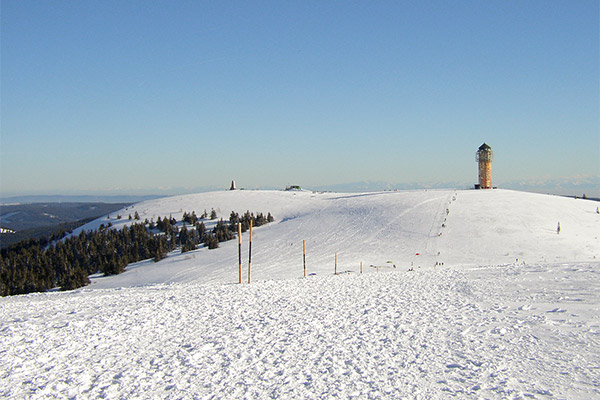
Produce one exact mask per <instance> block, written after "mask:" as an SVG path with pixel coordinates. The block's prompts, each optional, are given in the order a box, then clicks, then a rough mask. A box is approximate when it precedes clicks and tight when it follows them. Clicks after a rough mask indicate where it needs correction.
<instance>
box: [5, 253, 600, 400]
mask: <svg viewBox="0 0 600 400" xmlns="http://www.w3.org/2000/svg"><path fill="white" fill-rule="evenodd" d="M599 267H600V265H598V264H589V265H577V266H574V265H570V264H569V265H560V264H559V265H551V266H542V265H533V266H523V265H508V266H503V267H477V268H473V269H470V270H466V271H459V270H458V269H455V268H447V269H442V270H432V269H430V270H420V271H414V272H407V271H401V272H399V271H392V272H387V273H385V272H382V273H369V274H362V275H358V274H350V275H348V274H343V275H338V276H333V275H332V276H317V277H309V278H308V279H290V280H281V281H261V282H256V283H254V284H252V285H235V284H224V285H206V284H205V285H201V284H172V285H159V286H154V287H149V288H131V289H121V290H89V289H82V290H78V291H75V292H71V293H49V294H36V295H27V296H17V297H12V298H4V299H2V307H1V309H0V310H1V311H0V313H1V314H0V316H1V320H2V324H1V325H0V342H1V343H2V346H1V354H0V355H1V358H0V359H1V361H0V367H1V368H0V371H2V372H0V388H1V389H0V396H2V397H5V398H26V397H33V398H45V397H52V398H54V397H69V398H72V397H83V398H131V397H136V398H173V399H175V398H215V399H217V398H219V399H220V398H222V399H230V398H246V399H264V398H290V399H291V398H305V399H313V398H356V399H359V398H360V399H364V398H368V399H379V398H403V397H406V398H422V399H427V398H448V397H457V398H491V399H501V398H514V399H518V398H568V399H575V398H580V399H592V398H599V397H600V380H599V374H600V371H599V366H600V317H599V316H600V313H599V312H598V311H599V310H598V308H599V304H600V301H599V300H600V298H599V296H600V295H599V293H600V284H599V282H600V280H599V279H598V278H599V276H598V268H599ZM532 281H533V282H534V283H535V285H532ZM540 287H541V288H543V289H541V288H540ZM570 288H582V290H570ZM565 293H568V295H566V294H565Z"/></svg>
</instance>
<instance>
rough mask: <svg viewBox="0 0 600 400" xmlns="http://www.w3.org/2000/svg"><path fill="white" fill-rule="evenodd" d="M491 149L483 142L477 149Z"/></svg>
mask: <svg viewBox="0 0 600 400" xmlns="http://www.w3.org/2000/svg"><path fill="white" fill-rule="evenodd" d="M489 150H492V148H491V147H490V146H488V145H487V143H485V142H484V143H483V144H482V145H481V146H479V151H489Z"/></svg>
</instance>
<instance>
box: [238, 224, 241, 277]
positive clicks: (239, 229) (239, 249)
mask: <svg viewBox="0 0 600 400" xmlns="http://www.w3.org/2000/svg"><path fill="white" fill-rule="evenodd" d="M238 259H239V261H240V267H239V275H240V279H239V283H242V224H241V223H240V222H238Z"/></svg>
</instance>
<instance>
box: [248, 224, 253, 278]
mask: <svg viewBox="0 0 600 400" xmlns="http://www.w3.org/2000/svg"><path fill="white" fill-rule="evenodd" d="M251 269H252V220H250V245H249V247H248V283H250V271H251Z"/></svg>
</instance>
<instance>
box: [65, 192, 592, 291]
mask: <svg viewBox="0 0 600 400" xmlns="http://www.w3.org/2000/svg"><path fill="white" fill-rule="evenodd" d="M597 206H598V203H596V202H593V201H587V200H582V199H572V198H564V197H557V196H548V195H540V194H533V193H525V192H516V191H507V190H487V191H486V190H481V191H475V190H463V191H456V190H427V191H425V190H422V191H401V192H376V193H360V194H340V193H318V192H310V191H290V192H286V191H225V192H209V193H201V194H194V195H186V196H176V197H170V198H163V199H158V200H150V201H146V202H142V203H138V204H136V205H134V206H133V207H130V208H129V209H127V210H122V211H119V212H115V213H112V214H111V215H110V219H107V218H102V219H99V220H96V221H93V222H91V223H89V224H88V225H86V226H84V227H83V228H82V229H97V228H98V226H99V225H100V224H108V222H111V223H112V224H113V226H114V227H115V228H119V227H120V226H122V225H126V224H129V223H131V221H129V220H128V218H127V216H128V215H129V214H131V215H134V214H135V212H136V211H137V212H138V214H139V215H140V218H141V220H142V221H143V220H145V219H148V220H151V219H154V220H155V221H156V219H157V218H158V217H165V216H173V217H174V218H176V219H177V220H178V221H181V219H182V215H183V212H186V211H187V212H191V211H195V212H196V214H197V215H200V214H202V213H203V212H204V210H207V211H208V212H209V213H210V210H211V209H212V208H214V209H215V210H216V211H217V214H218V217H219V218H223V219H225V220H227V219H228V218H229V214H230V213H231V211H236V212H238V213H240V214H241V213H243V212H245V211H246V210H249V211H251V212H263V213H265V214H266V213H267V212H271V213H272V215H273V216H274V217H275V222H274V223H271V224H268V225H265V226H262V227H260V228H257V229H255V230H254V235H253V243H252V279H257V280H266V279H288V278H295V277H298V276H302V275H303V263H302V241H303V240H306V249H307V256H306V261H307V270H308V273H315V274H318V275H322V274H331V273H333V272H334V269H335V254H336V253H337V254H338V271H354V272H359V270H360V263H361V262H362V263H363V271H364V270H368V269H373V268H372V267H370V266H371V265H375V266H382V267H383V268H387V269H389V268H392V269H393V265H395V266H396V268H397V269H408V268H410V267H411V266H413V267H414V268H419V267H421V268H430V267H431V268H433V267H435V265H436V263H444V265H445V266H450V265H462V266H465V265H471V266H477V265H502V264H507V263H514V262H516V260H518V262H523V261H525V262H526V263H544V262H551V263H554V262H572V261H594V260H600V241H599V240H598V236H599V235H600V225H599V224H600V215H599V214H596V207H597ZM118 215H121V216H122V218H121V219H117V216H118ZM559 222H560V224H561V232H560V234H557V233H556V228H557V225H558V223H559ZM205 223H206V224H207V227H210V226H211V222H210V221H205ZM212 223H213V224H214V221H213V222H212ZM78 232H79V231H78V230H77V231H75V232H74V233H73V234H75V235H76V234H78ZM248 238H249V233H248V232H246V233H244V234H243V246H242V247H243V256H242V257H243V260H244V266H245V268H244V277H243V280H244V281H247V270H246V266H247V263H248V254H247V253H248ZM417 254H418V255H417ZM237 281H238V245H237V240H234V241H230V242H225V243H221V244H220V248H219V249H216V250H210V251H209V250H208V249H206V248H201V249H198V250H197V251H194V252H188V253H185V254H179V252H178V251H176V252H174V253H172V254H170V256H169V257H168V258H166V259H165V260H162V261H160V262H158V263H154V262H153V261H145V262H141V263H137V264H135V265H131V266H130V267H128V271H126V272H125V273H124V274H122V275H119V276H116V277H108V278H101V277H98V278H96V279H94V280H93V283H92V285H91V287H92V288H115V287H130V286H140V285H146V284H157V283H172V282H197V283H228V282H237Z"/></svg>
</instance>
